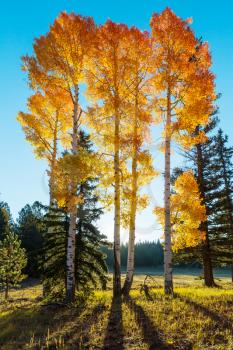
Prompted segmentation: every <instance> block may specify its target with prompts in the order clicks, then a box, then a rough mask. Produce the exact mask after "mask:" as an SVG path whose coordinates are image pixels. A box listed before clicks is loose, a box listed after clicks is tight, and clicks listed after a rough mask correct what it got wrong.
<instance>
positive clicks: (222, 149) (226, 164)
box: [214, 129, 233, 282]
mask: <svg viewBox="0 0 233 350" xmlns="http://www.w3.org/2000/svg"><path fill="white" fill-rule="evenodd" d="M214 141H215V143H216V152H217V157H218V162H219V163H220V174H219V175H220V177H221V180H222V181H221V182H222V184H221V191H219V198H218V208H216V211H215V213H216V214H215V220H216V222H217V225H216V228H215V229H216V230H221V231H222V244H223V247H222V252H221V254H223V255H225V259H226V262H227V263H228V264H229V265H230V266H231V272H232V282H233V160H232V156H233V147H230V146H228V137H227V136H226V135H224V133H223V131H222V130H221V129H219V130H218V133H217V135H216V136H215V137H214ZM217 209H218V210H217ZM224 253H225V254H224Z"/></svg>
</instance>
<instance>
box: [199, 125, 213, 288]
mask: <svg viewBox="0 0 233 350" xmlns="http://www.w3.org/2000/svg"><path fill="white" fill-rule="evenodd" d="M196 132H197V134H198V133H199V128H198V127H197V128H196ZM196 148H197V172H198V185H199V190H200V194H201V198H202V203H203V204H204V205H205V207H206V210H207V215H208V208H207V206H206V200H205V184H204V181H203V154H202V146H201V144H198V145H197V146H196ZM200 229H201V230H202V231H204V232H205V233H206V239H205V242H204V243H203V245H202V259H203V272H204V282H205V285H206V286H207V287H213V286H215V283H214V275H213V266H212V259H211V248H210V242H209V232H208V222H207V221H205V222H203V223H202V224H201V227H200Z"/></svg>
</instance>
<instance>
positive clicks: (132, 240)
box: [122, 95, 138, 296]
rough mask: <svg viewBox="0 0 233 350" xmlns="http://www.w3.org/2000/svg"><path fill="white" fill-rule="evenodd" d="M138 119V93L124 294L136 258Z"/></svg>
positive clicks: (127, 289)
mask: <svg viewBox="0 0 233 350" xmlns="http://www.w3.org/2000/svg"><path fill="white" fill-rule="evenodd" d="M137 121H138V99H137V95H136V101H135V117H134V126H133V128H134V130H133V155H132V188H131V190H132V197H131V203H130V223H129V243H128V257H127V272H126V278H125V283H124V287H123V290H122V292H123V294H124V295H125V296H127V295H129V292H130V289H131V286H132V283H133V276H134V260H135V221H136V211H137V160H138V159H137V158H138V147H137Z"/></svg>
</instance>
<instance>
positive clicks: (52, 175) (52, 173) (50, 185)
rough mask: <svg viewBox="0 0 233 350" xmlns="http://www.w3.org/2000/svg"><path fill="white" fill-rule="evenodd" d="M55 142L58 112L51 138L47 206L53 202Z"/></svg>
mask: <svg viewBox="0 0 233 350" xmlns="http://www.w3.org/2000/svg"><path fill="white" fill-rule="evenodd" d="M57 142H58V112H57V115H56V121H55V129H54V136H53V153H52V159H51V162H50V178H49V205H50V206H52V205H53V201H54V198H53V197H54V177H55V165H56V161H57Z"/></svg>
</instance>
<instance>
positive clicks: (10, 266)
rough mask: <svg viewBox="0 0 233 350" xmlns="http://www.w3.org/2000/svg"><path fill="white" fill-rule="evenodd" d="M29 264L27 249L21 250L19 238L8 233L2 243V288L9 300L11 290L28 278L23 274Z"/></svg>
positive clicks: (0, 267) (0, 253) (0, 249)
mask: <svg viewBox="0 0 233 350" xmlns="http://www.w3.org/2000/svg"><path fill="white" fill-rule="evenodd" d="M26 264H27V258H26V253H25V249H23V248H21V242H20V240H19V238H18V236H17V235H16V234H14V233H12V232H8V233H7V234H6V236H5V238H4V239H3V240H2V241H1V242H0V287H1V288H3V289H4V291H5V299H8V296H9V289H10V288H12V287H16V286H18V284H19V283H20V282H21V281H22V280H23V279H24V278H25V277H26V276H24V275H23V274H22V270H23V268H24V267H25V266H26Z"/></svg>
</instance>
